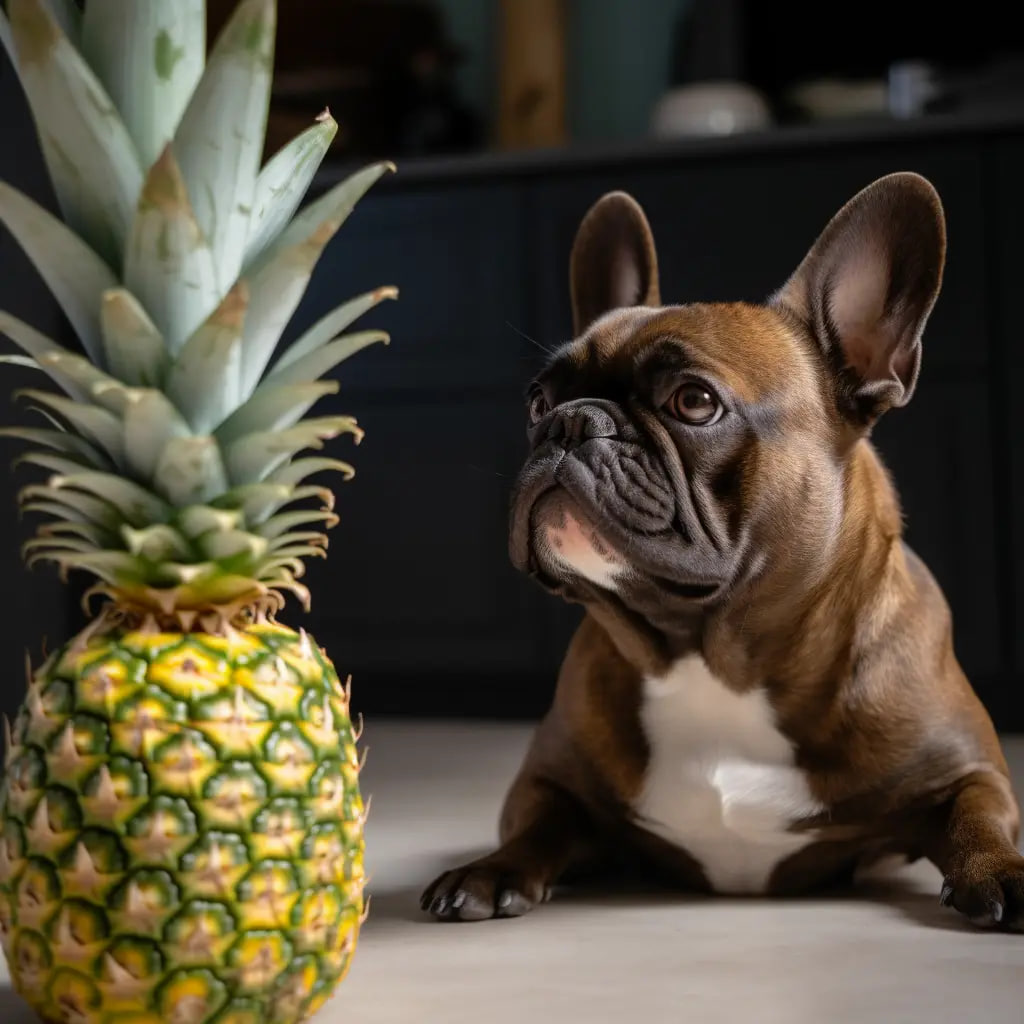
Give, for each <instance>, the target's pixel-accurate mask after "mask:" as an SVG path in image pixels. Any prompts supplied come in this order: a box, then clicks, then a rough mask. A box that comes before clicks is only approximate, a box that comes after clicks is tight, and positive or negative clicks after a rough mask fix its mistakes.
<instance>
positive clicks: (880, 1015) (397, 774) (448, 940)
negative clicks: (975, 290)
mask: <svg viewBox="0 0 1024 1024" xmlns="http://www.w3.org/2000/svg"><path fill="white" fill-rule="evenodd" d="M366 735H367V739H368V743H369V746H370V748H371V751H370V761H369V766H368V767H367V770H366V775H365V780H366V789H367V791H369V792H372V794H373V813H372V815H371V826H370V830H369V836H368V843H369V851H368V853H369V868H370V871H371V873H372V876H373V880H372V884H371V889H372V892H373V903H372V906H371V914H370V919H369V921H368V923H367V925H366V927H365V929H364V931H363V936H362V939H361V941H360V945H359V949H358V952H357V954H356V959H355V964H354V966H353V968H352V972H351V974H350V975H349V978H348V979H347V981H346V982H345V983H344V985H343V986H342V988H341V989H340V991H339V993H338V995H337V996H336V998H335V999H334V1000H332V1002H331V1003H330V1004H329V1005H328V1007H327V1008H326V1009H325V1010H324V1012H323V1013H322V1014H321V1016H320V1017H319V1018H318V1020H319V1022H321V1024H506V1022H507V1024H513V1022H514V1024H547V1022H559V1024H563V1022H564V1024H576V1022H577V1021H578V1022H587V1024H604V1022H608V1024H612V1022H615V1024H640V1022H644V1024H648V1022H651V1024H661V1022H663V1021H664V1022H666V1024H670V1022H671V1024H676V1022H679V1021H686V1022H693V1024H704V1022H714V1024H719V1022H721V1024H729V1022H732V1021H737V1022H743V1024H776V1022H778V1024H803V1022H806V1024H847V1022H857V1024H860V1022H871V1024H900V1022H904V1021H908V1022H909V1021H921V1022H927V1024H945V1022H960V1021H965V1022H966V1021H968V1020H973V1019H977V1020H978V1021H980V1022H982V1024H1024V935H1020V936H1013V935H998V934H988V933H980V932H975V931H973V930H972V929H971V928H970V927H969V926H966V925H963V924H961V922H960V921H959V920H958V918H957V917H956V916H955V915H954V914H952V913H951V912H948V911H944V910H942V909H941V908H940V907H939V906H938V898H937V897H938V888H939V884H938V883H939V879H938V875H937V873H936V872H935V871H934V870H933V869H931V868H930V867H928V866H927V865H922V866H918V867H915V868H913V869H910V870H908V871H907V872H905V873H904V875H903V876H901V877H900V881H899V882H898V883H897V884H895V885H890V886H889V887H888V888H881V887H880V888H877V889H874V890H872V891H868V892H863V893H861V894H860V895H859V896H858V897H857V898H853V897H850V898H845V899H836V898H828V899H815V900H804V901H798V902H770V901H758V900H749V901H741V900H701V901H691V900H686V899H675V898H673V899H664V898H655V897H651V896H628V895H618V896H605V897H596V896H582V895H578V896H575V897H568V898H562V899H556V900H555V901H554V902H552V903H550V904H548V905H546V906H544V907H541V908H540V909H539V910H538V911H536V912H534V913H532V914H530V915H528V916H526V917H524V918H521V919H518V920H513V921H493V922H485V923H483V924H473V925H440V924H435V923H433V922H432V921H429V920H427V919H426V918H425V917H424V916H423V915H421V913H420V911H419V908H418V895H419V891H420V889H421V888H422V886H423V884H424V883H425V882H427V881H429V880H430V879H431V878H432V877H433V876H434V875H435V874H436V873H437V872H439V871H440V870H441V869H442V868H444V867H446V866H450V865H451V864H452V863H453V862H456V861H461V860H463V859H465V858H466V857H467V856H470V855H473V854H475V853H476V852H478V851H482V850H483V849H485V848H486V847H487V846H488V845H489V844H490V842H491V841H492V837H493V834H494V827H495V824H494V823H495V817H496V814H497V810H498V804H499V802H500V800H501V797H502V794H503V792H504V789H505V787H506V785H507V784H508V782H509V780H510V779H511V777H512V773H513V771H514V770H515V768H516V766H517V765H518V762H519V759H520V756H521V754H522V750H523V748H524V744H525V743H526V740H527V738H528V730H526V729H524V728H522V727H509V726H496V725H476V726H473V725H445V724H431V725H425V724H420V725H406V724H395V723H386V722H370V723H369V725H368V728H367V734H366ZM1006 746H1007V751H1008V753H1009V755H1010V757H1011V759H1012V761H1013V762H1014V764H1015V768H1016V778H1017V783H1018V792H1021V793H1024V738H1021V739H1017V740H1014V741H1012V742H1009V741H1008V742H1007V744H1006ZM5 977H6V976H5V975H4V974H3V972H2V970H0V1024H29V1022H30V1021H31V1020H32V1018H31V1016H30V1015H29V1013H28V1012H27V1010H24V1009H23V1008H22V1006H21V1004H20V1002H19V1001H18V1000H17V998H16V997H15V996H14V995H13V994H12V993H11V992H10V990H9V989H7V988H5V987H3V984H4V983H3V979H4V978H5Z"/></svg>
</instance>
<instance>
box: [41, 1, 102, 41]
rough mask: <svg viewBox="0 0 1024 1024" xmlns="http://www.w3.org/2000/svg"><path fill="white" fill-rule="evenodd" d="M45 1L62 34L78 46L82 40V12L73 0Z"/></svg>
mask: <svg viewBox="0 0 1024 1024" xmlns="http://www.w3.org/2000/svg"><path fill="white" fill-rule="evenodd" d="M91 2H92V0H90V3H91ZM45 3H46V6H47V7H48V8H49V10H50V14H52V15H53V17H54V20H55V21H56V22H57V24H58V25H60V27H61V31H62V32H63V33H64V35H66V36H67V37H68V40H69V41H70V42H72V43H74V45H75V46H78V45H79V43H80V42H81V41H82V12H81V11H80V10H79V9H78V6H77V4H76V3H75V0H45Z"/></svg>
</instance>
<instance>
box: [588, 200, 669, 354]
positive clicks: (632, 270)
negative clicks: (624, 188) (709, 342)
mask: <svg viewBox="0 0 1024 1024" xmlns="http://www.w3.org/2000/svg"><path fill="white" fill-rule="evenodd" d="M569 287H570V291H571V294H572V317H573V329H574V331H575V333H576V335H577V336H579V335H580V334H582V333H583V332H584V331H585V330H586V329H587V328H588V327H589V326H590V325H591V324H592V323H593V322H594V321H595V320H596V319H597V318H598V317H599V316H601V315H603V314H604V313H607V312H608V311H609V310H612V309H619V308H621V307H623V306H656V305H658V304H659V303H660V302H661V298H660V292H659V288H658V257H657V254H656V253H655V249H654V236H653V235H652V234H651V228H650V225H648V223H647V218H646V217H645V216H644V211H643V210H642V209H641V208H640V204H639V203H637V201H636V200H635V199H634V198H633V197H632V196H629V195H627V194H626V193H625V192H609V193H608V194H607V195H605V196H602V197H601V198H600V199H599V200H598V201H597V202H596V203H595V204H594V205H593V206H592V207H591V208H590V210H589V211H588V213H587V215H586V216H585V217H584V218H583V221H582V223H581V224H580V226H579V230H578V231H577V232H576V241H575V242H573V246H572V256H571V257H570V259H569Z"/></svg>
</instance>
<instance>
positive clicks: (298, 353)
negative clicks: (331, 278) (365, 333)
mask: <svg viewBox="0 0 1024 1024" xmlns="http://www.w3.org/2000/svg"><path fill="white" fill-rule="evenodd" d="M397 298H398V289H397V288H394V287H391V286H388V287H386V288H376V289H374V291H372V292H366V294H365V295H358V296H356V298H354V299H351V300H349V301H348V302H346V303H345V304H344V305H342V306H338V308H337V309H334V310H332V311H331V312H330V313H328V314H327V315H326V316H324V317H321V319H319V320H318V321H317V322H316V323H315V324H313V326H312V327H310V328H309V330H308V331H306V332H305V334H303V335H302V336H301V337H300V338H298V339H297V340H296V341H294V342H292V344H291V345H289V346H288V348H287V350H286V351H285V352H283V353H282V355H281V357H280V358H279V359H278V361H277V362H276V363H275V364H274V366H273V368H272V369H271V371H270V372H271V374H274V373H277V372H279V371H280V370H283V369H284V368H285V367H286V366H290V365H291V364H292V363H294V362H295V361H296V360H297V359H301V358H302V357H303V356H306V355H309V354H310V353H311V352H315V351H316V350H317V349H318V348H321V347H322V346H323V345H326V344H327V343H328V342H329V341H331V340H333V339H334V338H336V337H337V336H338V335H339V334H340V333H341V332H342V331H343V330H345V328H346V327H348V326H349V325H350V324H352V323H354V322H355V321H356V320H358V319H359V317H361V316H362V315H363V314H364V313H366V312H367V311H368V310H370V309H373V307H374V306H376V305H377V304H378V303H380V302H383V301H384V300H385V299H397Z"/></svg>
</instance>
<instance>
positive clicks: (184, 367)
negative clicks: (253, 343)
mask: <svg viewBox="0 0 1024 1024" xmlns="http://www.w3.org/2000/svg"><path fill="white" fill-rule="evenodd" d="M248 304H249V290H248V286H247V285H246V283H245V281H239V282H238V283H237V284H236V285H235V287H234V288H232V289H231V291H229V292H228V293H227V295H226V296H225V297H224V301H223V302H221V304H220V305H219V306H218V307H217V308H216V309H215V310H214V311H213V313H211V314H210V317H209V318H208V319H207V321H206V323H204V324H203V325H202V327H200V328H199V329H198V330H197V331H196V332H195V334H193V335H192V337H191V338H189V339H188V341H186V342H185V345H184V347H183V348H182V350H181V353H180V354H179V355H178V358H177V359H176V360H175V361H174V365H173V366H172V367H171V370H170V373H169V374H168V377H167V394H168V396H169V397H170V399H171V401H172V402H173V403H174V404H175V405H176V406H177V407H178V408H179V409H180V410H181V412H182V414H183V415H184V416H185V418H186V419H187V420H188V422H189V423H190V424H191V426H192V429H193V430H194V431H195V432H196V433H197V434H208V433H210V431H212V430H213V429H214V428H215V427H217V426H218V424H220V423H221V422H223V420H224V418H225V417H226V416H228V415H229V414H230V413H231V412H232V411H233V410H234V409H237V408H238V402H239V395H238V386H239V378H240V376H241V359H242V328H243V326H244V324H245V311H246V309H247V307H248Z"/></svg>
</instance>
